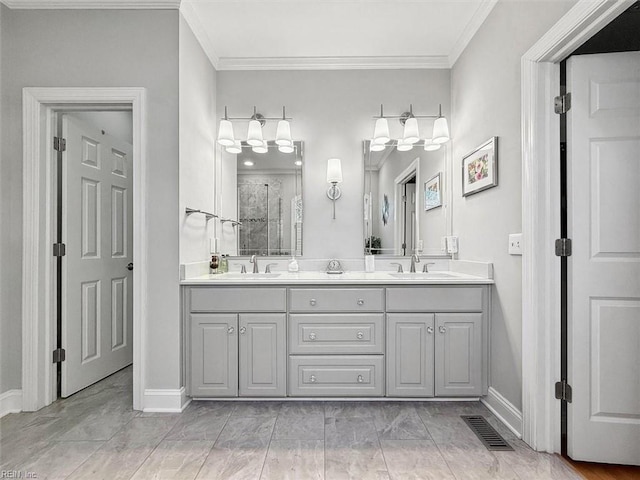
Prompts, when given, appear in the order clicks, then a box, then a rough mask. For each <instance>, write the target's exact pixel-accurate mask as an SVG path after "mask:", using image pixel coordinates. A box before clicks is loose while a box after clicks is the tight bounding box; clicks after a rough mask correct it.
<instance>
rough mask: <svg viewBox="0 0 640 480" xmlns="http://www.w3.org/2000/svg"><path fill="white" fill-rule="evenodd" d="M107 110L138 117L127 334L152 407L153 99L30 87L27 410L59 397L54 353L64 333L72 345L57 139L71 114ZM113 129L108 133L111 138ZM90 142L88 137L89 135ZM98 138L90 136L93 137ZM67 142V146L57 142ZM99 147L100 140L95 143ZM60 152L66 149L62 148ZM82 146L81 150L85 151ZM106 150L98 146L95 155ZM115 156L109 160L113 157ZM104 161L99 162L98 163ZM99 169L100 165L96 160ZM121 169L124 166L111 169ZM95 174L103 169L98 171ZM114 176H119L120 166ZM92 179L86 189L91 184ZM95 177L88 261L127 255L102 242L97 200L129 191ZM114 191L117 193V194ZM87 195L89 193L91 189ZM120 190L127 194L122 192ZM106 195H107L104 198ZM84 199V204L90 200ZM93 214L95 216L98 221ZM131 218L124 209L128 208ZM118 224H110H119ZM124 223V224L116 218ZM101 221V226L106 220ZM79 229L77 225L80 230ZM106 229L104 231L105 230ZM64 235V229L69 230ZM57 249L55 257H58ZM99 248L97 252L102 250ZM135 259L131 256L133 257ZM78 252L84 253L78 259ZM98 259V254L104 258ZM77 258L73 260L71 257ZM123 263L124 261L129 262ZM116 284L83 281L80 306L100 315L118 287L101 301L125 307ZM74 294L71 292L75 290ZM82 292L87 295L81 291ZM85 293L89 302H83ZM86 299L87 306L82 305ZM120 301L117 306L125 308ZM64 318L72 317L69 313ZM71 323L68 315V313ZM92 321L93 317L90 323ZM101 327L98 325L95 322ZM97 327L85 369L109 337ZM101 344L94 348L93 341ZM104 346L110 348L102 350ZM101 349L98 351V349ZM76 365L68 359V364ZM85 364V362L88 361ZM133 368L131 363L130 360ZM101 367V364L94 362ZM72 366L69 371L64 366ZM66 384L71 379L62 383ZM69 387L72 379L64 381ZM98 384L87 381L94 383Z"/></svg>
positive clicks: (115, 339) (138, 379)
mask: <svg viewBox="0 0 640 480" xmlns="http://www.w3.org/2000/svg"><path fill="white" fill-rule="evenodd" d="M87 110H89V111H90V110H94V111H95V110H100V111H129V112H130V116H131V126H130V128H129V129H130V131H131V132H132V135H131V140H132V144H131V145H132V148H131V153H130V159H131V163H130V167H129V168H130V171H131V174H132V177H131V181H132V183H131V186H130V187H129V188H130V189H131V195H130V196H129V198H128V201H129V203H130V204H131V206H132V208H131V210H130V211H129V215H128V217H127V222H128V227H129V231H130V232H132V237H133V240H132V245H131V248H130V255H131V259H133V258H135V262H136V274H135V275H133V274H132V272H130V271H128V270H126V265H128V263H127V264H126V265H125V270H126V271H127V273H125V274H124V275H122V276H121V278H123V277H125V275H129V276H130V277H131V280H130V283H131V284H132V285H131V288H132V290H131V292H132V293H131V294H130V299H131V300H132V299H133V298H135V300H136V301H135V303H134V302H128V304H130V305H131V315H130V318H131V320H130V322H129V325H128V327H127V328H129V329H130V331H131V335H130V336H129V338H128V339H127V348H130V350H131V355H132V361H133V370H132V375H133V408H134V409H136V410H141V409H143V408H144V404H143V399H144V378H145V357H146V352H145V343H144V338H143V332H145V331H146V316H145V312H146V310H147V295H146V289H147V288H146V285H147V278H146V277H147V271H146V256H145V253H144V252H145V246H146V244H147V240H146V239H147V224H146V216H147V214H146V209H147V206H146V202H145V198H146V191H147V179H146V173H145V172H146V147H145V142H144V136H145V135H144V132H145V123H146V117H145V112H146V100H145V89H144V88H129V87H126V88H124V87H123V88H25V89H24V90H23V117H24V139H25V141H24V151H23V155H24V165H25V168H24V193H23V209H24V210H23V231H24V242H23V278H22V293H23V294H22V298H23V309H22V331H23V335H22V394H23V406H22V409H23V411H35V410H39V409H40V408H42V407H44V406H47V405H49V404H51V403H52V402H53V401H54V400H55V399H56V398H57V394H58V374H57V368H56V364H55V363H54V362H52V352H53V356H54V358H56V355H61V352H60V351H57V347H58V340H59V339H58V333H59V332H60V331H61V332H62V335H63V337H62V338H61V339H60V340H61V342H62V343H61V344H62V345H64V329H58V328H57V317H58V315H57V313H58V311H57V310H58V305H64V302H59V301H58V299H57V285H58V284H59V283H62V282H63V281H64V269H57V268H56V266H57V263H58V257H57V256H54V254H55V253H57V254H58V255H60V254H61V253H62V252H63V251H64V247H61V246H60V245H57V243H58V239H59V238H60V237H59V233H60V232H59V229H58V225H57V216H58V210H57V208H58V204H59V202H58V189H57V182H58V174H57V161H56V157H57V154H58V152H57V151H56V150H54V148H52V145H53V144H54V142H53V141H52V140H53V138H54V137H56V136H57V129H58V123H59V117H62V120H61V121H63V122H64V117H65V115H66V116H67V118H70V113H69V112H72V111H73V112H74V115H81V114H80V113H78V112H79V111H87ZM106 133H107V130H106V129H105V134H106ZM81 136H82V135H81ZM91 136H92V135H85V137H87V138H91ZM93 136H96V137H101V136H102V133H101V131H98V133H95V134H93ZM56 142H59V141H56ZM93 143H99V142H93ZM90 144H91V142H86V144H85V145H84V146H83V147H82V148H85V149H87V150H91V148H93V147H91V145H90ZM59 148H60V147H59ZM82 148H81V150H82ZM113 150H115V151H116V152H120V153H124V152H122V151H121V150H122V149H120V150H118V148H114V149H113ZM113 150H111V151H109V152H108V153H109V155H111V154H113V153H114V152H113ZM97 151H98V150H97V149H96V148H94V153H95V152H97ZM107 156H108V155H107ZM94 158H96V159H97V158H98V157H94ZM102 160H104V162H106V163H108V162H107V160H111V161H112V162H114V159H113V158H111V157H110V158H107V159H104V158H102V159H101V160H100V161H102ZM85 163H87V165H85V166H86V167H87V168H91V167H92V166H91V165H88V164H90V163H91V161H88V162H85ZM94 163H95V162H94ZM113 165H117V162H115V163H112V165H111V166H113ZM93 168H94V170H95V171H97V169H96V168H95V166H93ZM112 170H117V168H114V169H112ZM83 178H84V179H85V180H86V181H84V184H83V180H82V179H83ZM95 180H96V179H92V178H91V175H80V177H79V179H78V181H77V182H76V185H77V184H80V186H81V187H82V188H80V193H81V195H80V197H79V198H80V199H81V202H80V203H81V205H80V214H79V219H76V220H78V222H76V223H79V221H80V220H82V221H84V220H88V219H89V220H90V221H86V222H84V226H82V225H81V226H82V228H80V227H78V228H79V231H80V233H79V235H77V238H80V247H81V251H82V252H84V253H83V255H84V257H85V258H84V259H85V260H87V259H88V257H90V256H91V255H92V253H93V252H91V251H89V250H91V248H88V247H96V248H98V247H99V248H100V249H103V250H104V249H106V251H107V252H108V253H109V254H114V255H112V256H117V254H118V253H119V252H113V251H112V249H111V246H110V245H109V246H106V247H103V246H102V245H101V244H100V243H99V241H98V239H101V238H103V237H104V235H103V233H104V232H103V231H99V229H98V225H102V217H104V216H105V215H106V214H103V213H100V214H98V213H97V211H98V210H97V204H96V202H95V199H96V198H97V195H98V192H101V193H106V194H105V197H104V198H111V197H110V196H113V198H114V199H115V201H116V203H118V202H122V201H123V199H124V197H123V196H122V195H121V193H122V187H121V186H118V185H116V186H115V187H114V186H113V185H111V186H110V187H109V188H104V189H101V186H102V185H106V184H102V185H99V184H97V182H96V181H95ZM112 187H113V188H112ZM83 189H84V190H83ZM118 189H120V190H118ZM102 190H106V192H103V191H102ZM83 198H84V200H85V201H84V206H83V204H82V201H83V200H82V199H83ZM89 212H94V213H95V215H93V217H91V216H90V215H89ZM121 212H122V214H123V215H125V214H124V210H121ZM108 216H109V217H110V218H108V219H105V220H109V221H112V220H113V219H112V218H111V216H112V215H111V214H109V215H108ZM116 217H117V218H116V220H118V219H120V221H121V224H123V219H122V218H120V217H118V216H117V215H116ZM99 219H100V221H98V220H99ZM76 227H77V225H76ZM100 228H102V230H104V227H100ZM63 231H64V227H63ZM110 233H112V234H113V238H109V239H108V240H109V242H111V241H112V240H113V239H115V240H116V242H115V243H116V244H121V243H118V242H120V240H121V239H123V238H124V237H122V236H121V235H120V233H122V232H115V233H114V232H110ZM52 246H54V247H53V252H52ZM94 250H95V249H94ZM128 253H129V252H128ZM76 254H77V253H76ZM96 256H97V255H94V257H96ZM68 258H70V257H67V259H68ZM121 260H122V259H121ZM59 271H62V272H63V278H62V279H59V278H58V272H59ZM113 278H114V280H113V282H112V281H109V282H108V283H109V285H108V287H104V288H103V286H104V285H103V284H104V283H105V282H104V281H101V282H102V283H101V282H98V281H96V280H93V281H91V280H89V281H86V282H84V283H82V285H81V286H78V288H75V293H76V294H77V295H79V297H80V300H78V302H77V304H81V305H82V308H85V306H86V307H87V308H86V311H88V312H92V311H93V312H94V313H95V312H97V311H98V310H97V301H96V299H97V298H98V296H97V295H98V292H99V291H100V290H101V289H102V291H103V292H107V291H108V292H109V295H111V292H112V291H113V289H112V286H115V287H116V288H115V290H116V291H117V292H118V293H117V294H116V295H113V296H112V297H111V298H109V297H107V296H105V295H101V297H100V298H103V299H108V300H109V301H113V299H114V297H115V298H116V300H118V302H120V303H119V305H122V304H124V302H123V301H122V300H121V298H122V297H123V296H124V295H125V293H124V291H125V290H124V288H121V287H124V283H129V282H124V281H121V280H118V279H117V278H115V276H114V277H113ZM69 291H71V290H69ZM78 291H79V293H78ZM83 295H84V297H83ZM83 299H84V304H82V303H81V302H82V301H83ZM92 302H93V303H92ZM118 302H116V303H118ZM62 313H64V311H63V312H62ZM62 318H63V319H64V318H65V317H64V315H62ZM86 318H89V317H87V315H85V319H86ZM120 318H121V317H118V316H117V315H116V316H115V317H114V316H111V317H110V318H106V319H105V318H101V319H100V320H101V322H102V323H104V322H108V323H116V324H120V325H122V323H119V322H120ZM94 326H95V323H94ZM89 327H90V325H85V328H84V330H82V329H81V331H80V332H74V333H75V334H76V335H77V336H78V337H79V341H80V342H81V345H82V342H84V345H83V347H84V356H85V357H86V358H84V359H83V358H82V357H80V361H79V362H78V363H79V365H81V366H86V365H90V364H91V363H94V361H93V359H92V357H95V356H96V355H95V353H96V348H97V343H96V342H95V340H97V338H98V337H100V336H102V337H104V336H105V334H103V333H101V332H100V333H98V332H97V331H93V330H91V328H89ZM113 332H115V334H110V335H107V336H108V337H109V338H107V339H106V340H107V341H109V342H110V345H111V347H110V348H109V349H110V350H117V349H118V347H120V349H122V346H121V345H120V344H121V343H122V341H121V340H122V338H123V335H122V334H123V330H122V328H120V330H117V329H116V330H113ZM91 339H93V340H94V341H93V342H91V341H90V340H91ZM100 348H102V347H100ZM91 349H93V350H91ZM67 361H68V359H67ZM83 362H84V363H83ZM129 363H131V362H129ZM94 365H95V363H94ZM63 368H64V367H63ZM61 378H64V373H62V377H61ZM61 383H62V385H64V381H62V382H61ZM90 383H92V382H89V383H87V385H88V384H90Z"/></svg>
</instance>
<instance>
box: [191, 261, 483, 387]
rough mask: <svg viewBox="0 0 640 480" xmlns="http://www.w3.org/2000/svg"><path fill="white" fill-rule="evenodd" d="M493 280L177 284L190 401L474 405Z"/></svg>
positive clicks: (355, 276)
mask: <svg viewBox="0 0 640 480" xmlns="http://www.w3.org/2000/svg"><path fill="white" fill-rule="evenodd" d="M492 283H493V281H492V280H491V279H490V278H489V276H487V277H480V276H475V275H468V274H463V273H457V272H450V271H448V272H444V271H438V272H428V273H394V272H386V271H385V272H373V273H364V272H345V273H342V274H328V273H325V272H297V273H287V272H273V273H256V274H251V273H224V274H216V275H202V276H198V277H193V278H187V279H185V280H183V281H182V295H183V298H182V300H183V319H184V325H183V327H184V332H185V339H184V340H185V341H184V357H185V358H184V361H185V362H184V364H185V366H186V371H185V375H186V386H187V394H188V395H189V396H191V397H193V398H203V399H206V398H211V399H215V398H230V397H261V398H283V397H295V398H305V399H312V398H334V399H335V398H354V397H357V398H384V397H387V398H394V399H397V398H431V397H440V398H451V397H479V396H482V395H485V394H486V393H487V387H488V379H487V372H488V338H489V335H488V330H489V322H490V314H489V312H490V296H491V284H492Z"/></svg>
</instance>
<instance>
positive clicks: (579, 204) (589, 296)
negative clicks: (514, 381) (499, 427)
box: [567, 52, 640, 464]
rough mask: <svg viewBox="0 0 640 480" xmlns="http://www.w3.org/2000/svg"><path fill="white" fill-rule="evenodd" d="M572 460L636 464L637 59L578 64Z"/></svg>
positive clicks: (571, 119) (639, 311) (574, 80)
mask: <svg viewBox="0 0 640 480" xmlns="http://www.w3.org/2000/svg"><path fill="white" fill-rule="evenodd" d="M567 86H568V91H569V92H571V95H572V104H573V105H572V107H571V110H570V111H569V113H568V116H567V120H568V124H567V136H568V137H567V140H568V160H567V168H568V177H567V179H568V182H567V183H568V192H567V193H568V202H569V205H568V227H569V237H570V238H572V239H573V255H572V256H571V257H569V261H568V268H569V270H568V282H569V288H568V293H569V298H568V306H569V316H568V368H569V370H568V381H569V384H570V385H571V386H572V388H573V401H572V403H569V404H568V417H567V422H568V432H567V436H568V444H567V448H568V454H569V456H570V457H571V458H573V459H575V460H589V461H596V462H606V463H621V464H640V52H633V53H610V54H599V55H584V56H576V57H572V58H571V59H569V60H568V62H567Z"/></svg>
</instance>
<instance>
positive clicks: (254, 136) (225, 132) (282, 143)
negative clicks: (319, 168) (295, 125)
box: [218, 106, 294, 153]
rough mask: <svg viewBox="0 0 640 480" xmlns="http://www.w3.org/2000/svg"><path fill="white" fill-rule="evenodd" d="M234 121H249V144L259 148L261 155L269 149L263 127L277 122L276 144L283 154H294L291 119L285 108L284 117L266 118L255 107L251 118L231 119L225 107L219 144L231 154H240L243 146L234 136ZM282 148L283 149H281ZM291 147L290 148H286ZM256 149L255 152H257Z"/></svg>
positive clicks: (283, 109) (219, 130)
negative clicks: (270, 122) (267, 123)
mask: <svg viewBox="0 0 640 480" xmlns="http://www.w3.org/2000/svg"><path fill="white" fill-rule="evenodd" d="M233 120H249V128H248V130H247V143H248V144H249V145H250V146H251V147H255V148H257V149H258V150H259V151H260V152H261V153H266V152H267V151H268V149H267V148H266V147H265V145H266V141H265V139H264V137H263V133H262V127H264V125H265V124H266V122H267V121H270V120H277V121H278V128H277V131H276V144H277V145H278V149H279V150H280V151H281V152H283V153H292V152H293V151H294V148H293V140H292V138H291V125H290V120H292V119H291V118H287V115H286V110H285V107H282V117H265V116H264V115H262V114H260V113H258V111H257V109H256V107H253V115H251V117H229V116H228V113H227V107H226V106H225V107H224V118H222V119H221V120H220V126H219V129H218V143H219V144H220V145H222V146H223V147H226V150H227V152H229V153H240V152H241V151H242V146H241V143H240V141H236V139H235V138H234V135H233V123H232V121H233ZM280 147H283V149H281V148H280ZM286 147H289V148H290V151H288V150H289V148H286ZM238 148H240V151H238ZM255 148H254V151H256V150H255Z"/></svg>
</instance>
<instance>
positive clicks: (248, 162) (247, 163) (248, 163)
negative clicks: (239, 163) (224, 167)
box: [244, 160, 255, 167]
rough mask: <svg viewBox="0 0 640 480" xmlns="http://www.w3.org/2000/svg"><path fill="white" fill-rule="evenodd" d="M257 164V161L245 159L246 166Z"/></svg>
mask: <svg viewBox="0 0 640 480" xmlns="http://www.w3.org/2000/svg"><path fill="white" fill-rule="evenodd" d="M254 165H255V163H253V162H252V161H251V160H245V161H244V166H245V167H253V166H254Z"/></svg>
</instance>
